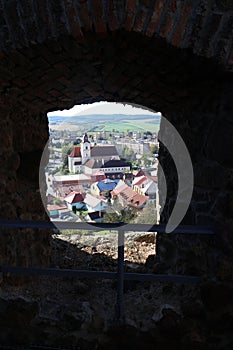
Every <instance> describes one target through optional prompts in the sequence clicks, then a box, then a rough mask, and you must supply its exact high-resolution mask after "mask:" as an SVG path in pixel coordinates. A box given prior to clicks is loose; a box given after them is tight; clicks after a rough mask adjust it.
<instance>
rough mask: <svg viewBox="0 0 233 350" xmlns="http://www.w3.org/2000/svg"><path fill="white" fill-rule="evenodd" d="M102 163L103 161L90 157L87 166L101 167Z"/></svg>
mask: <svg viewBox="0 0 233 350" xmlns="http://www.w3.org/2000/svg"><path fill="white" fill-rule="evenodd" d="M101 165H102V162H99V161H98V160H95V159H90V160H88V161H86V163H85V166H86V167H87V168H90V169H99V168H100V167H101Z"/></svg>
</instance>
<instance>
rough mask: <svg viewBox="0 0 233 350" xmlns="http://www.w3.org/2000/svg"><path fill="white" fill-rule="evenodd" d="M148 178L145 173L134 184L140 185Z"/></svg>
mask: <svg viewBox="0 0 233 350" xmlns="http://www.w3.org/2000/svg"><path fill="white" fill-rule="evenodd" d="M146 180H147V177H146V176H144V175H143V176H140V178H139V179H138V180H136V181H135V182H134V183H133V184H134V185H137V186H139V185H141V184H142V183H143V182H145V181H146Z"/></svg>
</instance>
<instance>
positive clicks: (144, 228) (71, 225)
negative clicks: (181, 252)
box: [0, 220, 215, 235]
mask: <svg viewBox="0 0 233 350" xmlns="http://www.w3.org/2000/svg"><path fill="white" fill-rule="evenodd" d="M0 227H5V228H38V229H39V228H41V229H56V230H57V229H58V228H59V230H88V231H101V230H116V231H118V230H124V231H137V232H158V233H164V232H165V228H166V225H148V224H126V223H123V222H122V223H115V224H114V223H113V224H112V223H101V224H96V223H87V222H67V221H33V220H0ZM172 233H179V234H205V235H206V234H207V235H213V234H215V230H214V228H213V227H208V226H194V225H180V226H178V227H177V228H176V229H175V230H174V231H173V232H172Z"/></svg>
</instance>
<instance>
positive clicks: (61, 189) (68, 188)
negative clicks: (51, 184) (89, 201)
mask: <svg viewBox="0 0 233 350" xmlns="http://www.w3.org/2000/svg"><path fill="white" fill-rule="evenodd" d="M56 192H57V195H58V196H59V197H62V198H64V197H66V196H68V195H69V194H70V193H71V192H78V193H81V194H84V195H85V189H84V187H83V186H82V185H76V184H75V185H63V184H62V185H57V186H56Z"/></svg>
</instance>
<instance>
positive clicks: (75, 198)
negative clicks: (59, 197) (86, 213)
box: [65, 192, 84, 204]
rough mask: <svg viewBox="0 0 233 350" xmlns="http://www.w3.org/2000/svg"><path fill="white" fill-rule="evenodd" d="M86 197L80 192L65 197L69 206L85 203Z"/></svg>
mask: <svg viewBox="0 0 233 350" xmlns="http://www.w3.org/2000/svg"><path fill="white" fill-rule="evenodd" d="M83 200H84V196H83V195H82V194H81V193H78V192H71V193H70V194H68V196H66V197H65V201H66V202H67V203H69V204H73V203H80V202H83Z"/></svg>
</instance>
